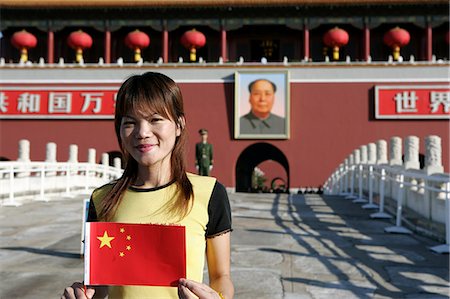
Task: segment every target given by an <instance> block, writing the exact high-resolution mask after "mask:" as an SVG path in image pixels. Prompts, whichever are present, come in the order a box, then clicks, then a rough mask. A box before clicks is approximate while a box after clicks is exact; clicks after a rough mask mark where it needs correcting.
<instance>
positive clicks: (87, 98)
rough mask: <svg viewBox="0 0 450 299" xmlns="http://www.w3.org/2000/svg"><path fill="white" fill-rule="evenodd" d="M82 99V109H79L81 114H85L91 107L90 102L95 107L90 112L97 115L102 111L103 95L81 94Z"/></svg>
mask: <svg viewBox="0 0 450 299" xmlns="http://www.w3.org/2000/svg"><path fill="white" fill-rule="evenodd" d="M81 95H82V96H83V97H84V103H83V107H82V108H81V113H83V112H86V111H87V110H88V108H89V106H90V105H91V102H95V107H94V109H92V112H94V113H99V112H100V110H101V109H102V98H101V97H102V96H103V93H82V94H81Z"/></svg>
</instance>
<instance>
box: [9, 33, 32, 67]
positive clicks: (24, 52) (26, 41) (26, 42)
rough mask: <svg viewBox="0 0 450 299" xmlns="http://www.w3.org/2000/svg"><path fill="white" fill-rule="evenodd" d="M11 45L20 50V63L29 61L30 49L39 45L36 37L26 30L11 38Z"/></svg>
mask: <svg viewBox="0 0 450 299" xmlns="http://www.w3.org/2000/svg"><path fill="white" fill-rule="evenodd" d="M11 44H12V45H13V46H14V47H16V48H17V49H19V50H20V61H23V62H26V61H28V49H29V48H34V47H36V45H37V39H36V37H35V36H34V35H33V34H31V33H29V32H27V31H26V30H25V29H24V30H22V31H17V32H16V33H14V34H13V35H12V37H11Z"/></svg>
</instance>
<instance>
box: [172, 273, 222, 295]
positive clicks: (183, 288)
mask: <svg viewBox="0 0 450 299" xmlns="http://www.w3.org/2000/svg"><path fill="white" fill-rule="evenodd" d="M194 295H195V296H194ZM196 296H197V297H198V298H199V299H222V298H223V297H221V296H220V295H219V293H217V292H216V291H214V290H213V289H212V288H210V287H209V286H207V285H206V284H204V283H200V282H196V281H193V280H189V279H185V278H180V280H179V281H178V298H180V299H193V298H197V297H196Z"/></svg>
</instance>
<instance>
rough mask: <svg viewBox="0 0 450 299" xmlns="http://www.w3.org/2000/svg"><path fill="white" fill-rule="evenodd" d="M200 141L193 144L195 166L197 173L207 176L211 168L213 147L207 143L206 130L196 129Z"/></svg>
mask: <svg viewBox="0 0 450 299" xmlns="http://www.w3.org/2000/svg"><path fill="white" fill-rule="evenodd" d="M198 133H199V134H200V137H201V142H199V143H197V144H196V145H195V167H196V168H197V171H198V174H199V175H204V176H209V172H210V171H211V170H212V168H213V148H212V144H211V143H208V130H206V129H200V130H199V131H198Z"/></svg>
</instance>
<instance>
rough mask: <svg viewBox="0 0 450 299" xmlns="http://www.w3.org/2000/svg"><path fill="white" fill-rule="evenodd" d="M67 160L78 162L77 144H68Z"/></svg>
mask: <svg viewBox="0 0 450 299" xmlns="http://www.w3.org/2000/svg"><path fill="white" fill-rule="evenodd" d="M67 162H69V163H78V145H76V144H71V145H69V160H67Z"/></svg>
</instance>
